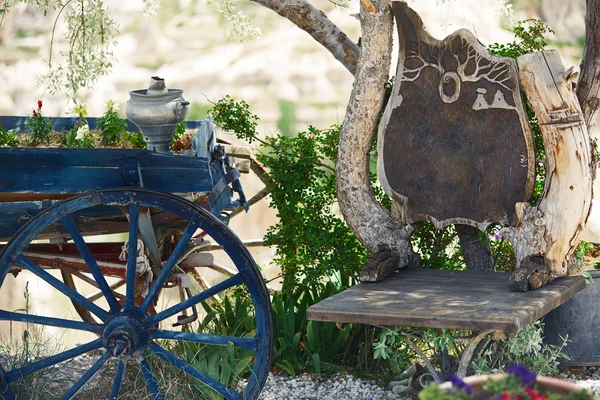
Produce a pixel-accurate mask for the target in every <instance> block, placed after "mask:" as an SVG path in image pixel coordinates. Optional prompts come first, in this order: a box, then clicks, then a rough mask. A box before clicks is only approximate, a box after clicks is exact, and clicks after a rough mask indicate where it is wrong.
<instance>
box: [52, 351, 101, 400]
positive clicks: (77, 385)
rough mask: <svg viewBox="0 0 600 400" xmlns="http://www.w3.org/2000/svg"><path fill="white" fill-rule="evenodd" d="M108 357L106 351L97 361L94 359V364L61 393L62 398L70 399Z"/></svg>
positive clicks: (64, 399)
mask: <svg viewBox="0 0 600 400" xmlns="http://www.w3.org/2000/svg"><path fill="white" fill-rule="evenodd" d="M109 358H110V354H109V353H108V352H106V353H104V354H103V355H102V357H100V358H99V359H98V361H96V362H95V363H94V365H92V367H91V368H90V369H88V370H87V371H86V372H85V374H83V376H82V377H81V378H79V380H78V381H77V382H75V384H74V385H73V386H72V387H71V389H69V391H68V392H67V393H65V394H64V395H63V397H62V400H70V399H71V398H72V397H73V396H75V395H76V394H77V392H79V390H80V389H81V388H82V387H83V385H85V384H86V383H87V381H89V380H90V379H91V378H92V376H94V375H96V372H98V370H99V369H100V368H102V366H103V365H104V363H106V361H107V360H108V359H109Z"/></svg>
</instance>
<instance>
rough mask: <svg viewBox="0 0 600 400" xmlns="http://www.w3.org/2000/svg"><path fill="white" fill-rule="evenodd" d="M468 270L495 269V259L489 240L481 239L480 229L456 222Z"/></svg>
mask: <svg viewBox="0 0 600 400" xmlns="http://www.w3.org/2000/svg"><path fill="white" fill-rule="evenodd" d="M454 227H455V228H456V232H457V233H458V238H459V240H460V247H461V249H462V253H463V258H464V259H465V264H466V265H467V271H494V259H493V257H492V250H491V249H490V244H489V243H488V242H486V243H482V242H481V240H479V229H477V228H475V227H472V226H469V225H460V224H455V225H454Z"/></svg>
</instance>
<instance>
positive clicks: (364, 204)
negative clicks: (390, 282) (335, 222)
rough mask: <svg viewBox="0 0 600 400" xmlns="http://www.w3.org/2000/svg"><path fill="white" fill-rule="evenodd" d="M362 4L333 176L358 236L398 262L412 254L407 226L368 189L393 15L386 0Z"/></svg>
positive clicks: (369, 245)
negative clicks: (357, 55) (359, 35)
mask: <svg viewBox="0 0 600 400" xmlns="http://www.w3.org/2000/svg"><path fill="white" fill-rule="evenodd" d="M370 9H371V10H372V12H369V11H367V8H365V7H364V6H361V11H360V21H361V26H362V40H361V54H360V58H359V60H358V66H357V69H356V73H355V78H356V79H355V81H354V86H353V89H352V93H351V95H350V102H349V104H348V108H347V110H346V118H345V120H344V124H343V126H342V131H341V134H340V144H339V148H338V161H337V165H336V176H337V180H338V184H337V190H338V202H339V204H340V210H341V211H342V214H343V215H344V218H345V220H346V222H347V223H348V225H349V226H350V228H351V229H352V231H353V232H354V233H355V234H356V236H357V237H358V239H359V240H360V241H361V242H362V243H363V244H364V245H365V246H366V247H367V248H368V249H369V250H370V251H371V252H380V251H382V250H384V249H386V248H389V249H391V251H392V253H393V254H394V259H397V260H398V265H397V266H404V265H406V264H408V263H409V262H410V261H411V260H412V259H413V255H412V248H411V245H410V241H409V237H410V233H412V227H410V226H402V225H399V224H398V223H397V222H396V221H395V220H394V218H392V214H391V213H390V212H389V211H388V210H387V209H386V208H385V207H383V206H382V205H381V204H380V203H379V202H378V201H377V200H376V199H375V196H374V194H373V188H372V186H371V182H370V179H369V157H370V151H371V147H372V144H373V139H374V138H375V133H376V129H377V121H378V120H379V116H380V114H381V110H382V107H383V102H384V97H385V84H386V82H387V80H388V78H389V75H388V74H389V69H390V63H391V50H392V28H393V19H392V14H391V11H390V9H389V7H388V2H387V1H386V0H374V1H372V8H370Z"/></svg>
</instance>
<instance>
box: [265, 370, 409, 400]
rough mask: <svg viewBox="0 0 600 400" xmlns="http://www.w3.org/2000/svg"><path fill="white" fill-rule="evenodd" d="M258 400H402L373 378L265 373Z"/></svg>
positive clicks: (402, 399)
mask: <svg viewBox="0 0 600 400" xmlns="http://www.w3.org/2000/svg"><path fill="white" fill-rule="evenodd" d="M260 399H261V400H281V399H286V400H346V399H348V400H363V399H365V400H367V399H368V400H384V399H385V400H388V399H389V400H404V399H408V398H406V397H402V396H399V395H396V394H394V393H393V392H392V391H391V390H387V389H384V388H382V387H381V386H379V385H378V384H377V381H370V380H361V379H358V378H353V377H349V376H343V375H340V374H336V375H333V376H331V377H329V378H317V377H314V376H310V375H306V374H303V375H300V376H298V377H296V378H292V377H290V376H288V375H273V374H269V377H268V379H267V382H266V384H265V386H264V388H263V391H262V393H261V395H260Z"/></svg>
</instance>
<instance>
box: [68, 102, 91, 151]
mask: <svg viewBox="0 0 600 400" xmlns="http://www.w3.org/2000/svg"><path fill="white" fill-rule="evenodd" d="M73 112H74V113H75V114H76V115H77V116H78V120H77V122H75V125H74V126H73V129H71V130H70V131H68V132H66V133H65V135H64V136H63V137H62V139H61V143H62V144H63V145H64V146H65V147H70V148H86V149H92V148H94V147H96V137H95V135H94V134H93V133H92V132H91V131H90V126H89V125H88V122H87V118H86V117H87V108H86V106H85V104H80V105H78V106H75V107H74V108H73Z"/></svg>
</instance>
